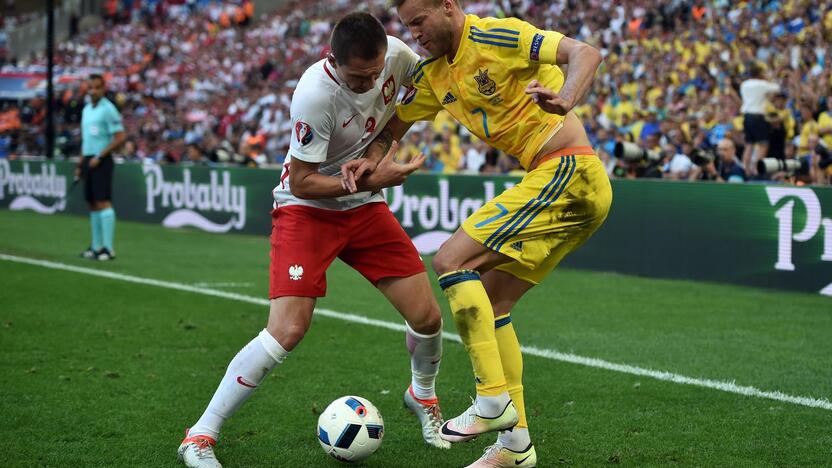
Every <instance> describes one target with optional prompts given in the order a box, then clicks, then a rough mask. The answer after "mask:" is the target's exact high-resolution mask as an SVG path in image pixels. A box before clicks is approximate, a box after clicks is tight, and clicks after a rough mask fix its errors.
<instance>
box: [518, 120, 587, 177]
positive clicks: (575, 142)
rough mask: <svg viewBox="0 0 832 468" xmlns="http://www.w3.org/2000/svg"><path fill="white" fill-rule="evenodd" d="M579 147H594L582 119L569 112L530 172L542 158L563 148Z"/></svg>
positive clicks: (536, 158) (535, 160) (544, 146)
mask: <svg viewBox="0 0 832 468" xmlns="http://www.w3.org/2000/svg"><path fill="white" fill-rule="evenodd" d="M578 146H592V145H591V144H590V143H589V138H588V137H587V136H586V131H585V130H584V126H583V124H582V123H581V119H579V118H578V116H576V115H575V113H574V112H572V111H569V113H567V114H566V118H564V119H563V125H562V126H561V127H560V129H558V130H555V133H554V135H552V137H551V138H549V141H547V142H546V143H544V144H543V146H542V147H541V148H540V151H538V152H537V155H536V156H535V157H534V160H532V163H531V164H530V165H529V170H530V171H531V170H533V169H534V168H536V167H537V164H538V161H540V158H541V157H543V156H545V155H547V154H549V153H552V152H554V151H557V150H559V149H563V148H574V147H578Z"/></svg>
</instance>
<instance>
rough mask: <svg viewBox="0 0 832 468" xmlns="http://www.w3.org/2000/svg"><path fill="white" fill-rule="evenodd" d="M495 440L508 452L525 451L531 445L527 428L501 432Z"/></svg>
mask: <svg viewBox="0 0 832 468" xmlns="http://www.w3.org/2000/svg"><path fill="white" fill-rule="evenodd" d="M497 440H498V441H499V442H500V443H501V444H502V445H503V447H506V448H507V449H509V450H514V451H515V452H522V451H523V450H526V448H527V447H528V446H529V445H530V444H531V443H532V439H531V437H529V428H528V427H523V428H517V427H515V428H514V429H512V430H510V431H501V432H500V435H499V436H497Z"/></svg>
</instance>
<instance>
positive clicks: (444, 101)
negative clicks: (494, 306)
mask: <svg viewBox="0 0 832 468" xmlns="http://www.w3.org/2000/svg"><path fill="white" fill-rule="evenodd" d="M452 102H456V96H454V95H453V94H451V92H450V91H448V94H446V95H445V98H444V99H442V105H443V106H447V105H448V104H450V103H452Z"/></svg>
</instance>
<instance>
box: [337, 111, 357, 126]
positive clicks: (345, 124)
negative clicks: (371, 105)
mask: <svg viewBox="0 0 832 468" xmlns="http://www.w3.org/2000/svg"><path fill="white" fill-rule="evenodd" d="M356 115H358V114H355V115H353V116H352V117H350V119H349V120H347V121H346V122H344V123H342V124H341V128H347V125H349V124H350V122H352V119H354V118H355V116H356Z"/></svg>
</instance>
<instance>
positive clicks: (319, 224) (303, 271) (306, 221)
mask: <svg viewBox="0 0 832 468" xmlns="http://www.w3.org/2000/svg"><path fill="white" fill-rule="evenodd" d="M271 242H272V251H271V267H270V268H269V297H270V298H271V299H274V298H276V297H282V296H300V297H323V296H325V295H326V269H327V268H329V265H330V264H331V263H332V261H333V260H335V257H338V258H340V259H341V260H343V261H344V263H346V264H347V265H349V266H351V267H353V268H354V269H356V270H357V271H358V272H359V273H361V274H362V275H363V276H364V277H365V278H367V279H368V280H369V281H370V282H371V283H373V285H376V284H378V282H379V281H380V280H381V279H383V278H404V277H408V276H413V275H415V274H418V273H422V272H424V271H425V265H424V264H423V263H422V259H421V258H420V257H419V253H418V252H417V251H416V248H415V247H414V246H413V242H411V240H410V238H409V237H408V236H407V233H405V232H404V229H402V227H401V226H400V225H399V222H398V221H397V220H396V218H395V217H394V216H393V213H391V212H390V209H389V208H388V207H387V204H386V203H368V204H366V205H363V206H360V207H358V208H353V209H351V210H346V211H334V210H324V209H321V208H312V207H308V206H299V205H290V206H284V207H280V208H277V209H275V210H273V211H272V235H271Z"/></svg>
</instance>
